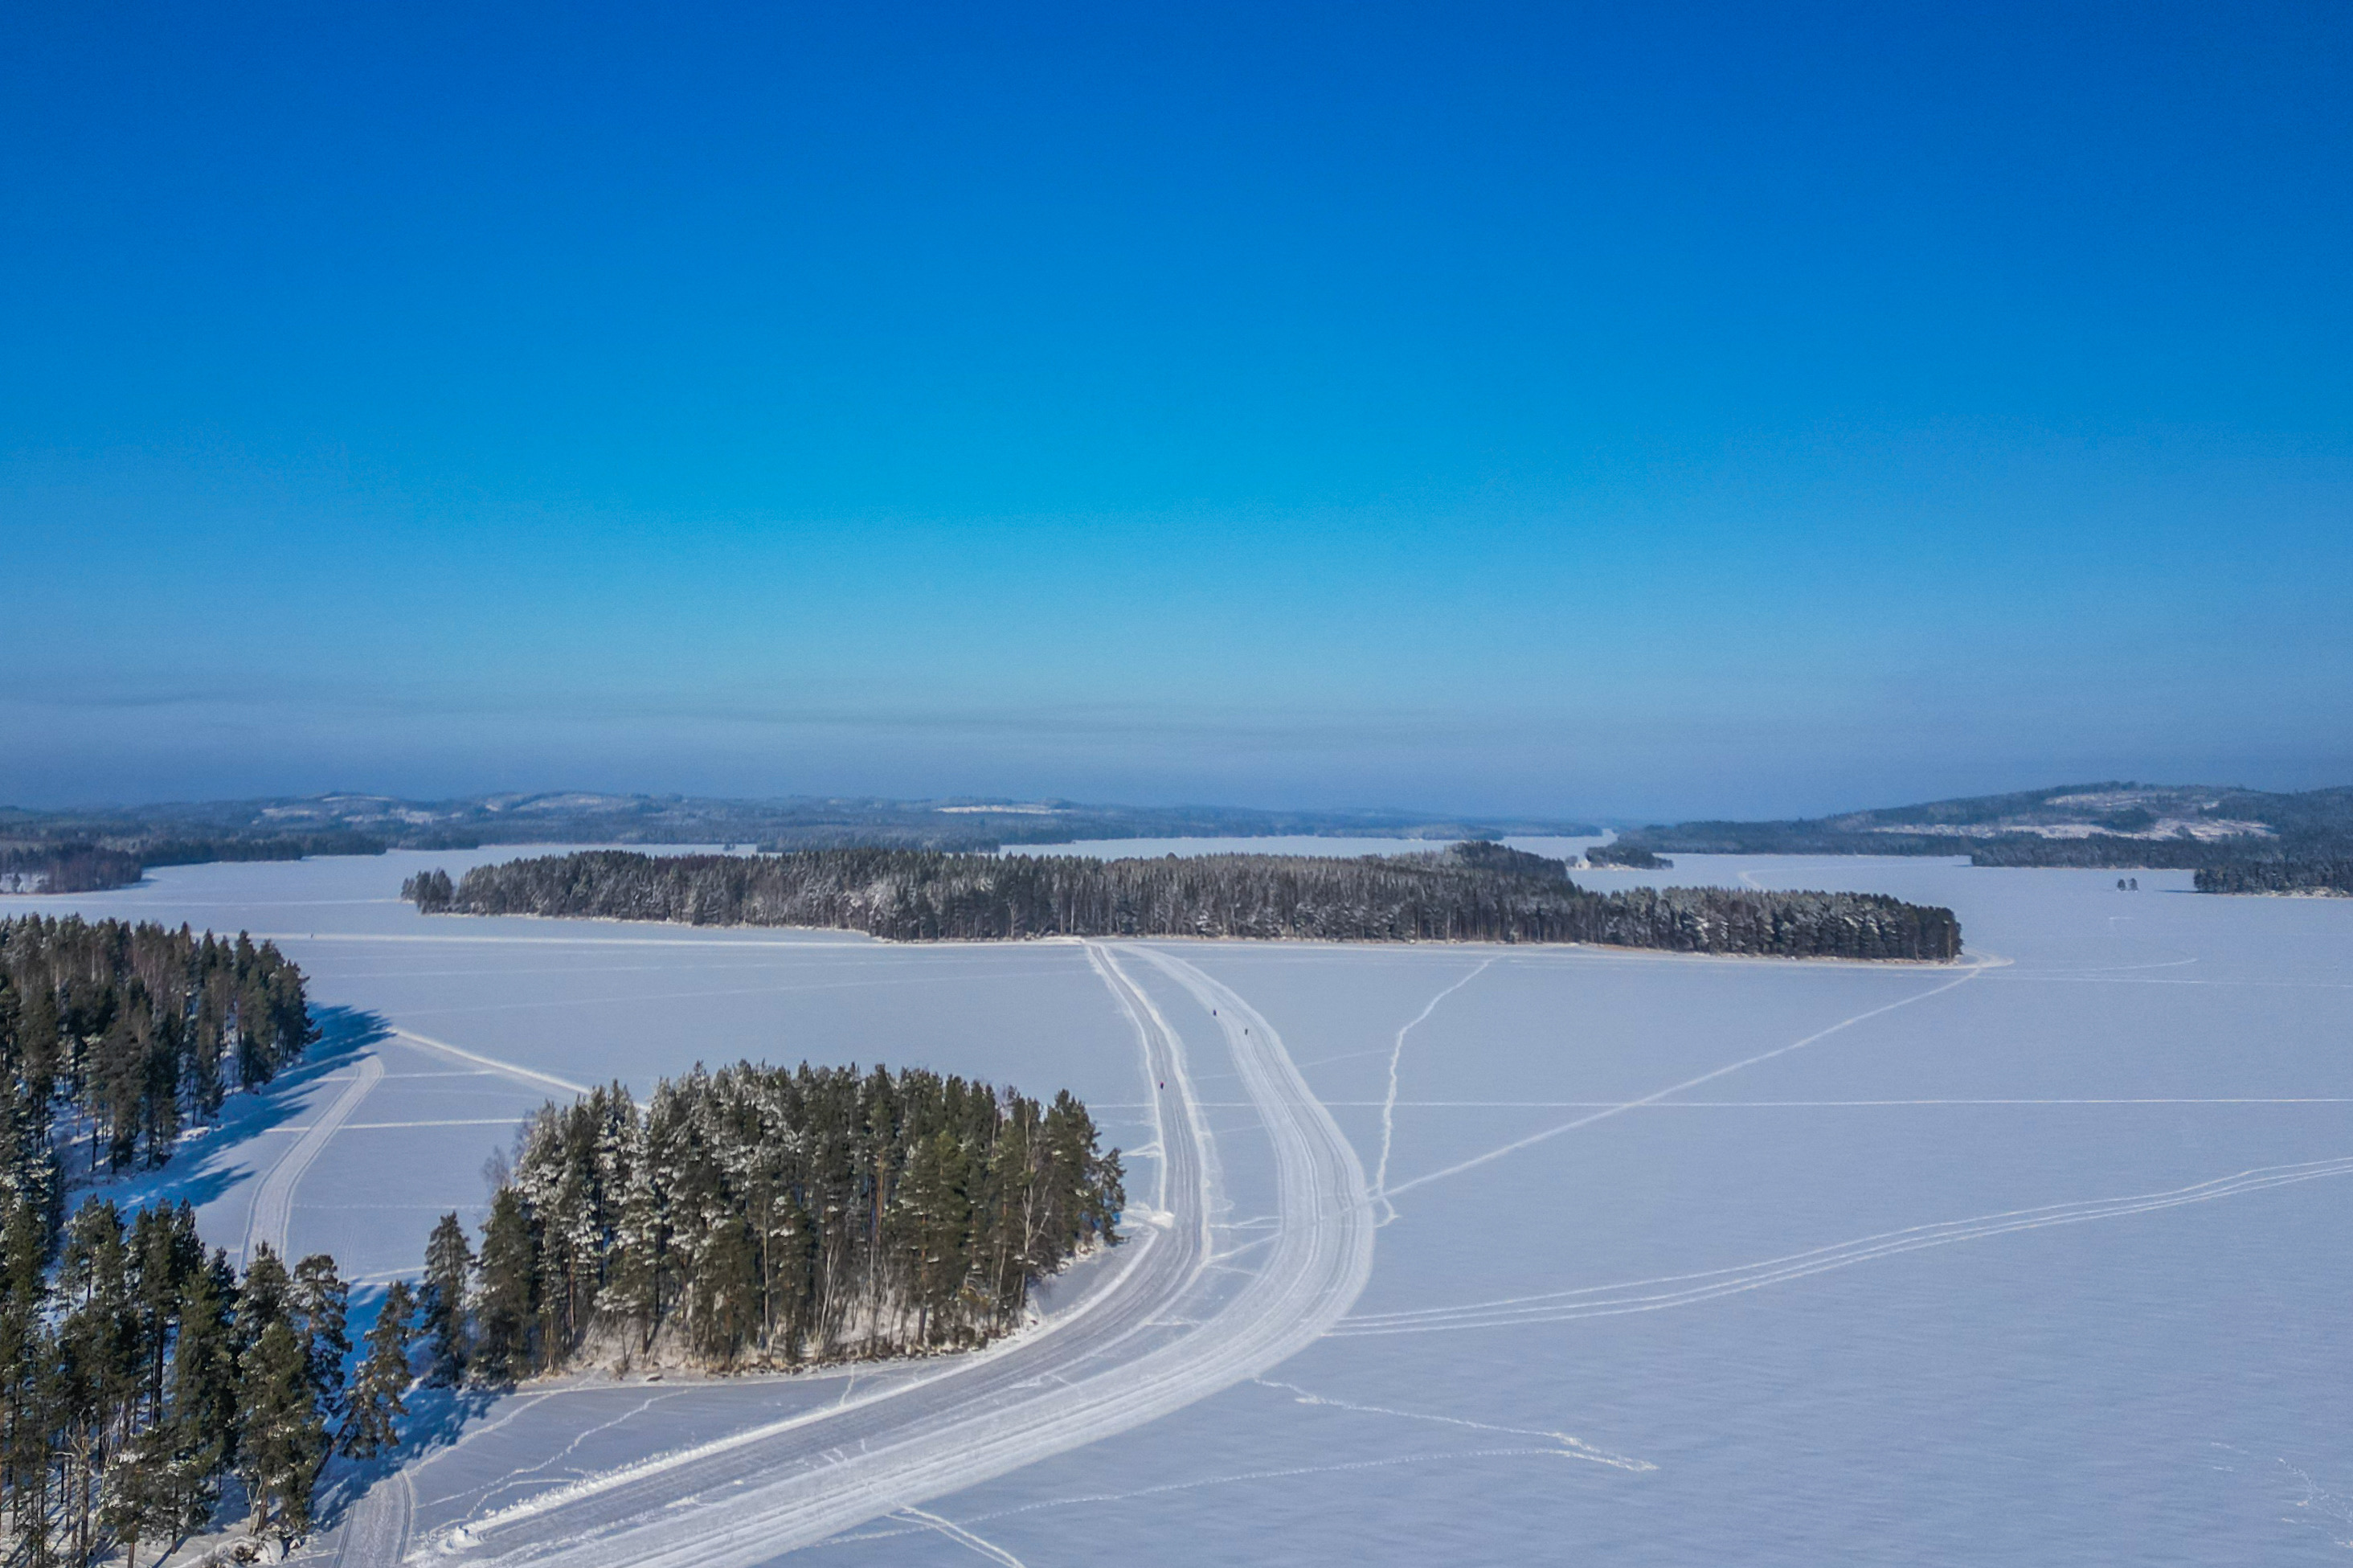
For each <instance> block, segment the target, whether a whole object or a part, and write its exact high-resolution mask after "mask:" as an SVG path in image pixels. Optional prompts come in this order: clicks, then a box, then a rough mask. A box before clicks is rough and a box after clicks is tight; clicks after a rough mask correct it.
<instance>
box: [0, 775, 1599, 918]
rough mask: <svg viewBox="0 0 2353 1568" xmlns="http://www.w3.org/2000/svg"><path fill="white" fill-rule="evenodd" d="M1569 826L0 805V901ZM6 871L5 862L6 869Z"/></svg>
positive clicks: (826, 802) (1078, 811) (1423, 818)
mask: <svg viewBox="0 0 2353 1568" xmlns="http://www.w3.org/2000/svg"><path fill="white" fill-rule="evenodd" d="M1597 831H1598V830H1597V829H1594V828H1591V827H1588V826H1587V825H1585V824H1583V823H1580V822H1567V821H1550V820H1546V819H1535V818H1509V817H1477V818H1474V817H1433V816H1430V815H1429V814H1427V813H1420V812H1412V811H1376V810H1330V811H1314V810H1304V811H1261V810H1245V809H1242V808H1239V807H1228V806H1113V805H1084V804H1081V803H1078V802H1075V801H1070V800H1039V801H1028V802H1024V801H1012V800H876V799H871V798H865V797H856V798H830V799H827V798H816V797H803V796H796V797H789V798H786V799H782V800H711V799H703V798H698V797H695V796H691V795H599V794H592V793H587V792H584V791H578V790H571V791H564V790H558V791H550V792H543V793H539V794H511V795H474V796H467V797H463V798H460V799H457V800H399V799H396V798H395V797H393V796H389V795H352V794H340V795H313V796H304V797H288V798H281V799H271V800H212V801H199V802H182V803H177V804H171V805H154V806H125V807H113V808H108V809H104V810H62V811H33V810H22V809H19V808H14V807H6V806H0V893H90V892H96V891H99V890H100V889H103V888H109V887H127V886H129V885H131V884H132V883H135V882H137V881H138V880H139V877H140V874H141V873H142V870H143V869H145V868H147V867H150V866H158V865H188V864H194V863H198V862H203V861H225V860H300V859H301V858H303V857H304V856H307V855H322V854H382V853H385V850H386V849H387V848H394V849H425V850H448V849H476V848H479V847H480V846H481V845H483V844H531V843H572V844H576V843H603V844H638V843H659V844H695V843H701V844H726V845H730V846H733V845H736V844H744V845H747V846H748V845H754V844H757V845H760V846H762V847H764V848H767V849H839V848H845V847H848V846H850V845H867V846H881V847H888V848H893V849H937V850H967V851H977V850H993V849H996V848H997V847H998V846H999V845H1001V844H1015V843H1067V842H1071V841H1073V840H1079V839H1116V838H1184V837H1193V836H1203V835H1207V836H1241V837H1255V836H1264V835H1267V834H1274V833H1303V834H1310V835H1315V834H1324V835H1329V834H1335V833H1350V834H1374V835H1384V836H1394V837H1397V838H1398V839H1401V840H1413V839H1461V838H1485V839H1493V838H1501V837H1503V836H1504V835H1505V834H1509V833H1537V834H1563V835H1569V836H1577V835H1584V834H1590V833H1593V832H1597ZM11 857H16V858H15V859H12V858H11Z"/></svg>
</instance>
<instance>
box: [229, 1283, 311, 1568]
mask: <svg viewBox="0 0 2353 1568" xmlns="http://www.w3.org/2000/svg"><path fill="white" fill-rule="evenodd" d="M237 1382H238V1390H237V1393H238V1411H237V1473H238V1474H239V1475H241V1476H242V1477H243V1478H245V1485H246V1492H247V1495H248V1497H249V1498H250V1499H252V1502H253V1516H252V1520H251V1523H250V1527H249V1528H250V1532H251V1533H252V1534H254V1535H260V1534H263V1533H264V1532H265V1531H273V1530H274V1531H276V1532H277V1534H278V1536H279V1538H280V1540H281V1541H283V1542H287V1543H288V1544H291V1543H293V1542H296V1541H299V1540H300V1539H301V1537H302V1535H303V1533H304V1531H308V1530H309V1529H310V1526H311V1488H312V1487H313V1486H315V1485H316V1484H317V1482H318V1478H319V1471H320V1468H321V1467H322V1466H323V1465H324V1464H325V1463H326V1460H327V1425H326V1422H325V1421H324V1420H323V1419H322V1418H321V1416H320V1414H319V1404H318V1399H317V1396H316V1395H315V1394H314V1393H313V1392H312V1390H311V1372H310V1367H309V1365H308V1362H307V1361H306V1358H305V1357H304V1356H303V1353H302V1340H301V1336H299V1335H298V1334H296V1333H295V1331H294V1326H293V1325H292V1324H291V1323H290V1322H288V1321H286V1320H285V1319H278V1320H276V1321H273V1322H271V1323H269V1325H268V1326H267V1327H265V1328H264V1329H263V1330H261V1332H260V1334H259V1336H258V1337H257V1338H256V1339H255V1340H253V1342H252V1344H251V1345H249V1346H248V1348H247V1350H246V1352H245V1354H244V1356H243V1357H242V1358H240V1360H239V1361H238V1363H237Z"/></svg>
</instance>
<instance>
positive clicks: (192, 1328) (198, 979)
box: [0, 918, 406, 1568]
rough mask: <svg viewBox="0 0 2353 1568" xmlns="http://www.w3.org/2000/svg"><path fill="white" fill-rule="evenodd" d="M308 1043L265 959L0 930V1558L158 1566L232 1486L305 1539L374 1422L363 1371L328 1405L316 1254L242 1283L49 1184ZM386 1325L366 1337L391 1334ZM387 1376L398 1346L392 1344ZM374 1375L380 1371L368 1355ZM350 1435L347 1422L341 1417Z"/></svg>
mask: <svg viewBox="0 0 2353 1568" xmlns="http://www.w3.org/2000/svg"><path fill="white" fill-rule="evenodd" d="M315 1038H316V1035H315V1033H314V1031H313V1030H312V1029H311V1023H310V1018H309V1013H308V1011H307V1008H306V1006H305V1001H304V995H303V983H302V976H301V971H300V970H298V969H296V968H295V967H294V966H293V965H292V964H290V963H289V962H287V961H286V959H283V958H282V957H281V956H280V954H279V953H278V952H277V950H276V949H275V948H271V947H270V946H269V945H268V944H267V943H264V944H262V945H261V946H259V947H256V946H255V945H254V944H253V943H252V942H251V941H250V940H249V939H248V938H245V937H242V936H240V937H238V938H236V939H235V940H234V941H225V940H221V939H219V938H215V937H213V936H211V935H210V934H207V935H206V936H204V937H201V938H198V937H195V936H193V935H191V934H190V933H189V932H188V931H187V930H186V929H185V928H183V929H181V930H178V931H172V930H167V929H165V928H164V927H160V926H152V925H148V926H131V925H127V924H125V923H123V922H121V921H113V920H109V921H101V922H98V923H94V924H93V923H87V922H84V921H81V920H79V919H61V920H53V919H40V918H32V919H24V920H8V921H0V1210H5V1213H0V1380H5V1384H6V1389H5V1399H0V1518H5V1524H6V1530H7V1539H8V1553H7V1561H8V1562H9V1563H23V1564H26V1565H28V1568H47V1565H50V1564H57V1563H76V1564H82V1563H91V1562H94V1561H96V1560H98V1559H99V1558H101V1557H104V1556H107V1555H109V1554H111V1552H115V1551H116V1550H118V1549H120V1550H121V1551H122V1552H124V1553H125V1554H126V1556H127V1557H129V1558H130V1559H132V1562H133V1563H135V1560H136V1556H137V1552H138V1550H139V1546H140V1543H141V1542H149V1543H153V1545H154V1546H155V1547H156V1548H157V1550H158V1552H159V1553H160V1551H161V1550H162V1549H163V1548H164V1547H166V1546H168V1545H169V1544H170V1543H172V1542H176V1541H178V1540H180V1539H182V1538H183V1537H185V1535H186V1534H187V1533H188V1532H189V1531H192V1530H195V1529H197V1528H200V1527H201V1526H202V1525H204V1524H205V1523H206V1521H208V1520H210V1519H211V1518H212V1517H213V1515H214V1513H215V1511H216V1510H217V1509H218V1508H219V1506H220V1504H221V1503H222V1501H223V1498H224V1488H225V1487H226V1486H227V1485H228V1484H229V1483H230V1482H231V1481H232V1480H233V1481H235V1482H236V1483H237V1485H238V1486H239V1487H240V1488H241V1489H242V1491H241V1496H242V1498H243V1499H244V1501H245V1503H246V1506H247V1508H248V1515H249V1518H250V1520H251V1522H252V1524H253V1526H254V1528H255V1530H256V1531H257V1532H260V1531H267V1532H269V1533H271V1534H275V1535H277V1536H279V1537H280V1538H281V1539H291V1538H293V1537H297V1536H300V1535H301V1533H302V1532H303V1531H304V1530H306V1529H307V1528H308V1523H309V1518H310V1508H311V1489H312V1486H313V1484H314V1482H315V1481H316V1479H317V1477H318V1473H319V1469H320V1467H322V1465H323V1464H324V1463H325V1460H326V1457H327V1452H328V1443H329V1436H330V1432H331V1429H332V1424H333V1423H334V1422H335V1420H336V1419H337V1418H338V1417H339V1416H340V1417H343V1418H344V1420H345V1426H344V1432H345V1436H346V1439H347V1441H348V1442H349V1443H350V1444H351V1445H352V1448H353V1452H359V1451H363V1450H364V1449H365V1448H366V1447H367V1446H368V1445H369V1444H370V1443H371V1442H373V1441H375V1435H376V1434H378V1433H380V1431H381V1430H382V1429H384V1428H385V1426H386V1425H387V1423H388V1421H389V1416H388V1415H387V1414H386V1408H387V1406H386V1403H385V1402H386V1401H387V1400H389V1401H390V1402H391V1404H390V1408H391V1409H392V1411H393V1412H394V1413H396V1410H397V1404H398V1392H399V1390H400V1389H402V1388H405V1387H406V1379H405V1375H403V1376H400V1377H397V1378H396V1377H395V1376H394V1375H393V1373H392V1372H391V1371H390V1370H388V1367H387V1365H385V1364H375V1366H374V1375H373V1378H372V1379H370V1378H364V1379H363V1384H364V1386H363V1387H361V1388H359V1389H357V1390H355V1391H353V1393H352V1394H351V1395H350V1396H349V1397H347V1396H346V1393H345V1391H344V1388H343V1358H344V1353H345V1351H347V1350H348V1348H349V1347H348V1345H347V1343H346V1341H345V1339H344V1314H345V1308H346V1306H347V1302H348V1291H347V1289H346V1287H345V1286H344V1285H343V1281H342V1280H341V1279H340V1278H339V1277H337V1275H336V1272H335V1266H334V1260H333V1259H332V1258H330V1257H327V1256H325V1255H318V1256H312V1257H308V1258H304V1259H302V1260H301V1262H300V1263H299V1264H298V1265H296V1266H294V1267H293V1268H292V1269H291V1270H289V1269H288V1268H287V1266H285V1265H284V1264H283V1263H282V1262H280V1260H279V1259H278V1258H277V1257H276V1256H275V1255H273V1254H272V1253H271V1252H270V1251H269V1249H268V1248H267V1247H264V1248H260V1249H259V1250H257V1252H256V1254H255V1255H254V1257H253V1259H252V1260H251V1262H250V1264H249V1266H248V1268H247V1269H246V1271H245V1273H244V1275H243V1277H239V1276H238V1275H237V1272H236V1271H235V1270H234V1269H232V1268H231V1267H230V1266H229V1263H228V1260H227V1256H226V1255H224V1254H222V1253H219V1252H216V1253H214V1254H213V1255H212V1256H211V1257H210V1258H209V1259H208V1258H206V1255H205V1251H204V1247H203V1245H202V1243H201V1241H200V1240H199V1239H198V1237H197V1235H196V1229H195V1214H194V1213H193V1212H192V1211H191V1210H190V1209H189V1208H188V1207H187V1205H186V1204H185V1203H183V1204H180V1205H178V1206H176V1207H166V1206H161V1205H157V1206H151V1207H148V1208H144V1209H142V1210H140V1211H139V1212H138V1213H136V1214H133V1215H131V1216H128V1217H126V1216H125V1215H124V1214H123V1213H121V1211H120V1210H119V1209H118V1207H117V1206H116V1204H115V1203H114V1202H112V1201H111V1200H109V1199H107V1198H105V1197H102V1196H92V1197H90V1198H89V1199H87V1200H86V1201H85V1202H83V1203H82V1204H81V1206H80V1207H79V1210H77V1211H76V1212H75V1213H74V1214H73V1215H72V1217H71V1218H70V1219H68V1218H66V1217H65V1215H64V1208H65V1194H66V1188H67V1186H68V1184H69V1183H68V1180H67V1176H68V1171H69V1169H70V1168H72V1167H73V1166H82V1167H84V1168H85V1169H86V1170H87V1171H89V1173H90V1174H92V1175H96V1174H98V1173H99V1172H100V1171H103V1172H105V1173H107V1174H111V1173H113V1172H116V1171H124V1170H130V1169H134V1168H138V1167H142V1166H155V1165H161V1164H163V1163H164V1161H166V1160H169V1159H170V1158H171V1155H172V1151H173V1146H174V1142H175V1141H176V1139H177V1138H178V1136H179V1133H180V1130H181V1128H183V1127H184V1126H185V1125H186V1124H187V1123H188V1122H190V1121H191V1120H200V1119H203V1118H209V1117H211V1116H213V1115H215V1114H216V1112H217V1111H218V1110H219V1109H220V1107H221V1105H222V1103H223V1100H224V1098H225V1097H226V1096H227V1094H228V1093H230V1092H231V1090H232V1089H233V1088H237V1087H243V1088H252V1087H258V1086H260V1085H262V1084H265V1083H267V1082H269V1079H270V1078H271V1077H272V1076H273V1075H276V1074H277V1073H278V1072H279V1071H280V1069H281V1068H283V1067H284V1066H285V1065H288V1064H289V1063H290V1062H291V1061H292V1060H293V1059H294V1058H295V1057H296V1056H298V1055H300V1054H301V1052H302V1051H303V1050H304V1049H306V1048H307V1047H308V1046H309V1044H311V1042H312V1041H313V1040H314V1039H315ZM402 1321H403V1319H399V1317H398V1315H397V1314H395V1315H393V1316H392V1317H391V1318H389V1319H387V1320H386V1321H385V1323H384V1324H383V1325H382V1326H381V1327H380V1329H379V1334H380V1335H382V1336H384V1337H386V1338H397V1337H398V1332H399V1329H400V1324H401V1322H402ZM396 1348H397V1349H398V1351H399V1354H400V1362H401V1366H400V1372H402V1373H403V1374H405V1372H406V1344H405V1341H404V1342H402V1343H401V1344H399V1345H398V1346H397V1347H396ZM379 1361H381V1358H379ZM354 1420H356V1421H357V1422H358V1425H356V1426H355V1425H352V1423H353V1421H354Z"/></svg>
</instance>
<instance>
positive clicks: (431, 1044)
mask: <svg viewBox="0 0 2353 1568" xmlns="http://www.w3.org/2000/svg"><path fill="white" fill-rule="evenodd" d="M388 1033H390V1034H391V1035H392V1037H393V1038H394V1039H396V1040H406V1041H407V1042H408V1043H409V1044H411V1045H422V1046H424V1047H425V1049H427V1051H438V1052H440V1053H441V1054H443V1055H445V1056H455V1057H457V1058H459V1060H460V1061H465V1062H471V1063H473V1064H474V1065H476V1066H478V1067H484V1068H488V1069H489V1070H490V1071H491V1072H493V1073H499V1074H502V1075H505V1076H507V1077H510V1078H517V1079H520V1080H522V1082H524V1083H526V1084H533V1085H537V1086H542V1087H544V1088H551V1089H561V1090H563V1091H564V1092H565V1094H567V1095H585V1094H586V1093H587V1092H588V1086H587V1085H586V1084H575V1083H574V1082H573V1081H572V1080H571V1079H569V1078H559V1077H557V1076H556V1075H554V1074H553V1073H543V1072H540V1071H538V1070H536V1069H535V1068H531V1067H524V1066H519V1065H516V1064H514V1063H512V1062H501V1061H500V1060H499V1059H498V1058H497V1057H496V1056H485V1055H483V1054H481V1053H480V1052H479V1051H469V1050H467V1049H466V1048H465V1047H464V1046H462V1045H452V1044H449V1043H448V1041H447V1040H436V1039H434V1038H433V1037H432V1036H431V1035H429V1034H419V1033H417V1032H416V1031H415V1030H413V1029H401V1028H397V1027H395V1028H393V1029H391V1030H389V1031H388ZM518 1119H520V1118H518Z"/></svg>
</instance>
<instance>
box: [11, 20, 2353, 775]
mask: <svg viewBox="0 0 2353 1568" xmlns="http://www.w3.org/2000/svg"><path fill="white" fill-rule="evenodd" d="M2348 68H2353V7H2348V6H2347V5H2342V4H2338V3H2328V4H2316V5H2203V6H2167V5H2115V6H2079V5H2049V4H2036V5H2025V6H2019V7H2015V8H2001V7H1996V6H1990V5H1960V6H1955V7H1951V8H1949V9H1937V8H1935V7H1900V6H1884V5H1859V6H1854V7H1810V6H1807V7H1794V6H1793V7H1775V6H1756V5H1732V6H1722V7H1715V6H1685V7H1664V8H1653V7H1637V6H1612V7H1607V8H1595V9H1589V10H1577V9H1570V8H1566V7H1527V8H1513V7H1476V6H1470V5H1430V6H1427V7H1400V6H1367V5H1345V6H1333V7H1328V8H1303V7H1293V6H1278V5H1247V6H1240V7H1233V8H1229V9H1211V8H1184V9H1178V8H1173V7H1172V8H1161V7H1155V8H1144V7H1126V6H1102V5H1095V6H1085V7H1071V8H1069V9H1064V10H1024V9H1019V8H1016V7H1010V6H989V7H978V6H955V7H941V8H937V9H925V8H904V7H902V8H897V9H885V8H881V7H828V8H825V9H822V10H820V9H814V8H810V9H801V8H785V7H767V6H762V7H749V8H744V9H741V10H721V9H710V8H702V9H692V8H685V7H672V6H659V7H657V6H646V7H642V8H639V9H636V10H617V9H609V8H604V7H598V6H594V5H565V6H561V7H554V6H551V7H548V8H545V9H543V10H537V11H533V10H525V9H521V8H516V7H498V6H487V7H486V6H480V5H466V6H450V7H432V6H425V5H410V6H400V7H356V6H342V7H319V6H302V7H288V8H285V9H283V10H262V9H254V8H243V7H231V6H170V7H165V6H153V7H124V6H112V5H74V6H59V7H46V8H37V7H33V6H29V5H19V6H13V7H9V8H7V9H6V11H5V16H0V180H5V189H0V203H4V204H5V210H0V321H5V330H4V331H0V546H4V548H0V659H5V668H6V671H7V675H6V679H5V682H0V800H13V801H16V802H20V803H26V804H51V803H67V802H90V801H100V800H142V799H149V800H152V799H188V798H199V797H207V796H217V795H225V794H238V795H243V794H253V793H278V792H295V791H307V790H313V789H329V788H347V789H384V790H391V791H397V792H403V793H408V794H441V793H451V792H460V791H471V790H477V789H503V788H526V789H527V788H550V787H558V786H562V787H585V788H607V789H655V790H684V791H690V792H712V793H730V794H780V793H798V792H815V793H836V792H875V793H885V794H894V795H935V794H945V793H987V794H1009V795H1017V796H1033V795H1041V794H1052V795H1061V796H1070V797H1076V798H1080V799H1096V800H1135V801H1171V800H1219V801H1229V802H1236V803H1251V804H1266V805H1275V804H1356V805H1369V804H1396V805H1405V806H1418V807H1430V808H1437V809H1458V810H1517V811H1527V812H1548V813H1560V814H1567V815H1580V814H1582V815H1594V814H1599V815H1605V816H1620V817H1634V818H1647V817H1655V816H1662V815H1672V816H1681V815H1687V814H1699V813H1709V814H1714V813H1735V814H1761V813H1779V812H1787V811H1799V810H1805V811H1811V810H1822V809H1827V808H1832V807H1839V806H1848V805H1860V804H1873V803H1885V802H1889V801H1894V800H1908V799H1918V798H1922V797H1926V796H1932V795H1948V794H1957V793H1964V792H1975V791H1978V790H1982V789H1999V788H2010V787H2019V786H2025V785H2031V784H2035V783H2044V782H2058V781H2062V780H2067V779H2087V778H2102V777H2136V778H2145V779H2165V780H2189V779H2206V780H2216V781H2238V782H2246V783H2251V784H2256V785H2263V786H2271V787H2301V786H2309V785H2315V784H2320V783H2326V782H2344V781H2347V780H2348V779H2353V614H2348V606H2353V591H2348V590H2353V418H2348V416H2353V267H2348V262H2353V217H2348V199H2353V89H2348Z"/></svg>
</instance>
